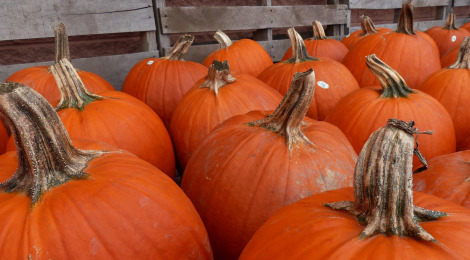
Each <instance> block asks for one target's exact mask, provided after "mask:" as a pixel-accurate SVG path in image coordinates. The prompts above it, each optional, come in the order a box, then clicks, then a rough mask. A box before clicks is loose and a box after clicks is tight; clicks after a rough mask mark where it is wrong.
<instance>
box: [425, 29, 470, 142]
mask: <svg viewBox="0 0 470 260" xmlns="http://www.w3.org/2000/svg"><path fill="white" fill-rule="evenodd" d="M418 89H419V90H421V91H423V92H425V93H427V94H429V95H431V96H433V97H434V98H435V99H437V100H438V101H439V102H440V103H441V104H442V105H443V106H444V107H445V108H446V109H447V111H448V112H449V114H450V116H451V117H452V121H453V122H454V127H455V136H456V139H457V150H462V148H463V147H462V145H463V142H464V140H465V138H467V137H468V136H470V114H469V113H468V111H469V110H470V37H466V38H465V40H464V41H463V42H462V46H461V47H460V53H459V55H458V57H457V60H456V61H455V63H454V64H453V65H451V66H449V67H447V68H444V69H441V70H439V71H437V72H436V73H434V74H432V75H431V76H429V78H427V79H426V80H425V81H424V82H423V84H421V85H420V86H419V87H418Z"/></svg>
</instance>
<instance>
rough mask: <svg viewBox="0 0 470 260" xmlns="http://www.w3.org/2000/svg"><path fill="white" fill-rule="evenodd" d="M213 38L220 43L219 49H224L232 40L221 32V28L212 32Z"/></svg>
mask: <svg viewBox="0 0 470 260" xmlns="http://www.w3.org/2000/svg"><path fill="white" fill-rule="evenodd" d="M214 38H215V39H216V40H217V42H218V43H219V44H220V48H221V49H226V48H228V47H230V45H232V43H233V42H232V40H230V38H229V37H228V35H227V34H225V33H224V32H222V31H221V30H218V31H217V32H215V34H214Z"/></svg>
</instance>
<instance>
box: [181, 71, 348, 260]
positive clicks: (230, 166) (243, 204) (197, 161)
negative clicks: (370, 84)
mask: <svg viewBox="0 0 470 260" xmlns="http://www.w3.org/2000/svg"><path fill="white" fill-rule="evenodd" d="M314 90H315V76H314V73H313V71H312V70H311V69H310V70H308V71H306V72H303V73H301V72H299V73H296V74H295V76H294V79H293V80H292V87H291V88H290V89H289V91H288V93H287V94H286V96H285V97H284V99H283V100H282V102H281V103H280V105H279V106H278V108H277V109H276V110H275V111H274V112H273V111H252V112H249V113H247V114H245V115H239V116H234V117H232V118H230V119H227V120H226V121H225V122H224V123H222V124H221V125H219V126H218V127H217V128H215V129H214V131H212V132H211V133H210V134H209V135H208V136H207V138H206V139H205V140H204V142H203V143H202V144H201V145H200V147H199V148H198V149H197V150H196V152H195V153H194V154H193V156H192V157H191V159H190V160H189V163H188V165H187V167H186V169H185V171H184V174H183V180H182V184H181V188H182V189H183V190H184V192H185V193H186V194H187V195H188V197H189V198H190V199H191V201H193V204H194V205H195V207H196V210H197V211H198V212H199V214H200V215H201V218H202V220H203V222H204V224H205V225H206V228H207V230H208V233H209V238H210V240H211V245H212V248H213V250H214V256H215V258H216V259H237V258H238V256H239V255H240V253H241V251H242V250H243V247H244V246H245V244H246V243H247V242H248V240H249V239H250V237H251V236H252V235H253V234H254V232H255V231H256V230H257V229H258V228H259V227H260V226H261V224H262V223H263V222H264V221H266V220H267V218H268V217H269V216H270V215H272V214H274V213H275V212H276V211H277V210H279V209H280V208H282V207H283V206H285V205H287V204H290V203H293V202H296V201H298V200H299V199H302V198H304V197H307V196H310V195H311V194H315V193H319V192H322V191H326V190H330V189H337V188H342V187H350V186H352V179H353V172H354V165H355V162H356V153H355V152H354V149H353V148H352V146H351V145H350V144H349V142H348V140H347V138H346V137H345V136H344V135H343V134H342V133H341V131H339V129H338V128H336V127H334V126H333V125H331V124H328V123H325V122H322V121H315V120H311V119H309V118H307V117H305V114H306V112H307V110H308V107H309V103H310V101H311V100H312V98H313V93H314ZM228 219H229V223H227V220H228Z"/></svg>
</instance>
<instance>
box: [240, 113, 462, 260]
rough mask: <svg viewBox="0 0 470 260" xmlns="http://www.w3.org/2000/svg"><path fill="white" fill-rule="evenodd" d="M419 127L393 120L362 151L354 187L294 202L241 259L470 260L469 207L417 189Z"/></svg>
mask: <svg viewBox="0 0 470 260" xmlns="http://www.w3.org/2000/svg"><path fill="white" fill-rule="evenodd" d="M418 133H419V132H418V131H417V130H416V129H413V128H412V124H408V123H406V122H403V121H401V122H400V121H399V120H393V119H392V120H391V121H389V123H387V126H385V127H383V128H380V129H379V130H377V131H376V132H374V134H372V135H371V137H370V139H369V141H368V142H367V144H366V145H365V146H364V149H363V150H362V151H361V154H360V155H359V158H358V161H357V165H356V170H355V174H354V188H344V189H338V190H332V191H327V192H324V193H320V194H317V195H313V196H310V197H308V198H305V199H303V200H300V201H299V202H296V203H294V204H291V205H288V206H286V207H284V208H282V209H281V210H280V211H278V212H277V213H276V214H275V215H273V216H272V217H271V218H269V219H268V220H267V221H266V222H265V223H264V224H263V226H261V228H260V229H258V231H257V232H256V233H255V234H254V236H253V237H252V238H251V240H250V242H249V243H248V245H247V246H246V247H245V249H244V250H243V253H242V255H241V256H240V260H246V259H257V260H264V259H269V260H274V259H364V260H367V259H396V260H399V259H466V258H468V256H469V255H470V247H468V244H469V242H470V239H469V236H468V233H469V232H470V210H469V209H466V208H464V207H461V206H458V205H456V204H454V203H451V202H449V201H446V200H443V199H439V198H437V197H434V196H432V195H428V194H424V193H420V192H413V191H412V179H413V172H412V164H413V163H412V161H413V158H412V157H413V153H414V152H413V150H414V145H415V138H414V136H413V134H418Z"/></svg>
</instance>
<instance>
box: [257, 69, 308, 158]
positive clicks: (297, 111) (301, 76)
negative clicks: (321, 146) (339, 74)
mask: <svg viewBox="0 0 470 260" xmlns="http://www.w3.org/2000/svg"><path fill="white" fill-rule="evenodd" d="M314 92H315V73H314V72H313V70H312V69H310V70H308V71H306V72H298V73H295V75H294V78H293V79H292V84H291V86H290V88H289V90H288V91H287V94H286V95H285V96H284V99H283V100H282V101H281V103H280V104H279V106H278V107H277V108H276V110H275V111H274V113H272V114H271V115H268V116H267V117H266V118H265V119H262V120H258V121H255V122H251V123H248V125H250V126H258V127H264V128H266V129H268V130H270V131H273V132H275V133H277V134H279V135H281V136H284V137H285V138H286V144H287V147H288V149H289V151H292V149H293V146H294V144H296V143H299V142H302V143H305V144H311V142H310V140H308V138H307V137H306V136H305V135H304V134H303V133H302V131H301V130H300V126H301V125H302V120H303V119H304V117H305V115H306V114H307V111H308V109H309V107H310V103H312V99H313V94H314Z"/></svg>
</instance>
